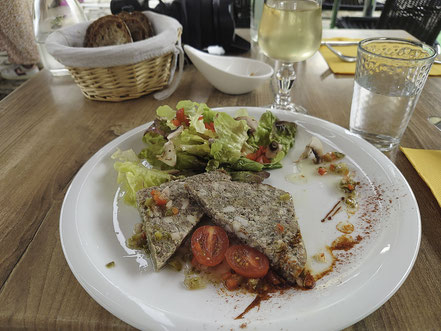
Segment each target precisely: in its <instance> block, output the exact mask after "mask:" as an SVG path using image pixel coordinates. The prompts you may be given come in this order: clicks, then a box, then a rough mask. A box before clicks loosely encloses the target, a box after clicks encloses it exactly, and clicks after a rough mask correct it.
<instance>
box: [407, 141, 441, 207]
mask: <svg viewBox="0 0 441 331" xmlns="http://www.w3.org/2000/svg"><path fill="white" fill-rule="evenodd" d="M400 149H401V150H402V151H403V153H404V155H406V157H407V159H408V160H409V161H410V163H412V165H413V167H414V168H415V170H416V171H417V172H418V174H419V175H420V177H421V178H422V179H423V180H424V181H425V182H426V184H427V186H429V188H430V190H431V191H432V193H433V195H434V196H435V198H436V200H438V204H439V205H440V207H441V150H429V149H414V148H405V147H400Z"/></svg>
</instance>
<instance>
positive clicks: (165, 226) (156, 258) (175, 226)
mask: <svg viewBox="0 0 441 331" xmlns="http://www.w3.org/2000/svg"><path fill="white" fill-rule="evenodd" d="M223 179H229V176H228V175H227V174H225V173H223V172H220V171H216V172H212V173H204V174H200V175H196V176H192V177H188V178H186V179H183V180H175V181H171V182H167V183H164V184H162V185H160V186H155V187H149V188H145V189H142V190H139V191H138V192H137V194H136V200H137V206H138V211H139V213H140V215H141V218H142V220H143V227H144V230H145V233H146V237H147V243H148V246H149V250H150V253H151V258H152V261H153V266H154V269H155V270H156V271H159V270H160V269H161V268H163V267H164V266H165V265H166V264H167V261H168V259H169V258H170V257H171V256H172V255H173V254H174V253H175V251H176V250H177V249H178V248H179V246H180V245H181V244H182V242H183V241H184V239H185V237H186V236H187V235H188V234H189V233H190V232H191V230H192V229H193V227H194V226H195V225H196V224H197V223H198V222H199V220H200V219H201V217H202V215H203V214H204V212H203V210H202V209H201V208H200V207H199V205H197V204H196V203H194V202H191V201H190V197H189V195H188V192H187V190H186V188H185V184H186V182H189V183H192V182H198V183H204V182H209V181H213V180H214V181H219V180H223ZM153 190H156V191H158V192H161V195H162V196H164V198H166V199H167V200H168V203H167V206H156V205H155V204H151V203H150V204H149V205H147V204H146V201H147V200H148V199H149V198H152V191H153ZM172 207H175V208H177V210H178V213H177V214H176V215H173V214H171V213H167V210H170V209H171V208H172Z"/></svg>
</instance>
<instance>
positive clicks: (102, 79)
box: [46, 13, 183, 102]
mask: <svg viewBox="0 0 441 331" xmlns="http://www.w3.org/2000/svg"><path fill="white" fill-rule="evenodd" d="M148 15H149V19H150V20H151V22H152V23H153V26H154V27H155V28H156V27H157V24H155V21H156V22H157V18H158V17H157V16H163V15H158V14H154V13H148ZM160 19H161V20H162V25H164V22H166V21H164V20H173V19H172V18H170V17H166V16H165V17H164V16H163V17H161V18H160ZM176 22H177V21H176ZM166 23H167V22H166ZM178 24H179V23H178ZM87 26H88V24H86V25H85V24H84V23H83V24H82V25H78V27H77V30H73V27H69V28H66V29H69V30H65V31H62V30H59V31H61V34H62V38H60V36H59V35H55V36H53V34H54V33H53V34H51V35H50V36H49V37H48V41H47V42H46V43H47V45H48V51H49V53H51V54H52V55H53V56H54V57H55V58H56V59H57V60H59V61H60V62H61V63H62V64H64V65H65V66H66V67H67V69H68V70H69V72H70V73H71V75H72V77H73V78H74V81H75V83H76V84H77V85H78V86H79V87H80V89H81V91H82V93H83V95H84V96H85V97H86V98H88V99H90V100H98V101H110V102H119V101H124V100H129V99H135V98H139V97H141V96H143V95H146V94H150V93H152V92H154V91H159V90H162V89H164V88H165V87H167V86H168V85H170V83H171V80H172V79H173V75H174V73H175V68H176V65H177V57H178V55H179V54H180V53H181V52H180V51H179V49H181V46H180V35H181V31H182V30H181V29H179V27H178V31H177V32H174V34H170V33H169V34H168V38H165V40H168V42H167V44H166V45H165V44H164V47H161V42H163V41H164V35H163V34H161V35H160V36H159V35H157V36H155V37H152V38H150V39H152V42H151V41H150V40H149V39H147V40H143V41H139V42H136V43H133V44H125V45H118V46H106V47H97V48H84V47H75V45H76V44H78V43H81V44H80V46H82V39H83V38H84V33H85V29H86V28H87ZM176 26H177V25H176V24H175V26H174V28H176ZM56 33H60V32H58V31H57V32H56ZM66 36H67V37H66ZM173 36H174V38H175V40H174V41H173V42H171V40H172V39H171V38H173ZM157 37H159V38H160V39H159V41H158V40H156V39H158V38H157ZM153 39H155V40H153ZM65 40H67V42H65ZM63 44H64V45H63ZM135 44H137V45H135ZM149 46H151V48H150V49H149ZM130 48H131V49H132V51H130ZM152 49H153V50H152ZM107 50H108V52H107ZM181 54H182V53H181ZM144 58H145V59H144ZM181 58H182V60H183V56H182V55H181ZM138 60H139V61H138ZM127 62H129V63H127ZM180 62H182V61H180ZM88 63H90V64H91V65H89V66H87V64H88ZM109 63H114V64H120V65H114V66H111V65H110V66H109ZM103 65H105V66H103ZM179 69H180V72H181V70H182V68H181V65H180V68H179ZM180 72H179V73H178V77H179V79H180ZM179 79H178V78H175V82H174V84H172V85H174V86H170V87H169V90H171V91H168V92H169V93H167V91H162V92H160V93H161V96H162V97H161V99H162V98H164V96H165V97H167V96H168V95H170V94H171V93H173V91H174V89H175V88H176V85H177V84H176V80H179ZM177 83H179V82H177Z"/></svg>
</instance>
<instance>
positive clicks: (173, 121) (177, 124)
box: [171, 118, 181, 126]
mask: <svg viewBox="0 0 441 331" xmlns="http://www.w3.org/2000/svg"><path fill="white" fill-rule="evenodd" d="M171 122H172V124H173V125H174V126H180V125H181V122H180V121H179V120H178V119H177V118H174V119H172V121H171Z"/></svg>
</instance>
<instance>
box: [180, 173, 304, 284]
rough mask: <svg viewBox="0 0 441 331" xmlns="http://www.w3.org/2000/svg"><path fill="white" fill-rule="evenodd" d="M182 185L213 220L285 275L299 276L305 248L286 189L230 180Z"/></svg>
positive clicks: (294, 277) (296, 278)
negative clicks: (258, 252) (254, 249)
mask: <svg viewBox="0 0 441 331" xmlns="http://www.w3.org/2000/svg"><path fill="white" fill-rule="evenodd" d="M185 186H186V188H187V190H188V193H189V195H190V197H191V198H192V199H194V200H196V201H197V202H198V204H199V205H200V206H201V207H202V209H203V210H204V212H205V213H206V214H207V215H208V216H209V217H211V219H212V221H213V222H214V223H216V224H217V225H219V226H220V227H222V228H224V229H225V230H226V231H227V232H229V233H232V234H234V235H235V236H236V237H238V238H239V239H241V240H242V241H243V242H244V243H245V244H247V245H249V246H251V247H254V248H256V249H257V250H259V251H260V252H262V253H263V254H265V255H266V256H267V257H268V259H269V260H270V264H271V267H272V268H273V269H274V270H276V271H278V272H279V274H280V275H282V276H283V277H285V279H287V280H288V281H290V282H293V283H295V282H296V281H297V280H298V278H299V276H300V274H301V273H302V271H303V269H304V267H305V263H306V250H305V245H304V243H303V239H302V235H301V233H300V228H299V225H298V223H297V220H296V217H295V212H294V205H293V202H292V198H291V196H290V195H289V193H287V192H285V191H282V190H279V189H277V188H275V187H273V186H270V185H265V184H249V183H243V182H234V181H229V180H222V181H211V182H204V183H201V182H196V181H193V182H191V183H187V184H186V185H185Z"/></svg>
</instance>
